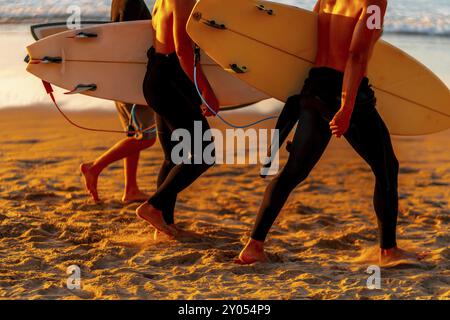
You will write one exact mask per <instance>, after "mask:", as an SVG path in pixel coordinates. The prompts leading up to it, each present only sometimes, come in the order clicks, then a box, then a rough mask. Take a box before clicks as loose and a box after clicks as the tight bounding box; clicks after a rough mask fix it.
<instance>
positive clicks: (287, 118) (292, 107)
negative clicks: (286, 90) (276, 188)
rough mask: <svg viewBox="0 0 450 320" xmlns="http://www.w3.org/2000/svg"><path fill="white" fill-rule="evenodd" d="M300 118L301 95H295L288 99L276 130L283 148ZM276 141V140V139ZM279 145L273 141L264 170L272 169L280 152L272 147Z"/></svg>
mask: <svg viewBox="0 0 450 320" xmlns="http://www.w3.org/2000/svg"><path fill="white" fill-rule="evenodd" d="M299 116H300V95H294V96H291V97H289V98H288V100H287V101H286V104H285V105H284V107H283V109H282V110H281V112H280V115H279V116H278V120H277V124H276V125H275V129H276V130H278V133H279V136H278V137H277V138H278V146H279V147H280V146H282V145H283V143H284V141H285V140H286V138H287V137H288V136H289V134H290V133H291V131H292V128H293V127H294V126H295V124H296V123H297V122H298V117H299ZM274 139H275V138H274ZM274 145H277V144H276V143H275V141H272V142H271V144H270V146H269V148H268V150H267V157H268V158H269V159H270V160H269V159H268V160H269V161H268V162H266V163H265V164H264V165H263V168H270V167H271V166H272V161H273V157H274V156H275V154H276V153H277V152H278V150H272V146H274ZM260 175H261V177H263V178H265V177H267V174H266V173H261V174H260Z"/></svg>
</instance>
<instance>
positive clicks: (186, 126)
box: [148, 114, 213, 211]
mask: <svg viewBox="0 0 450 320" xmlns="http://www.w3.org/2000/svg"><path fill="white" fill-rule="evenodd" d="M174 118H175V117H173V118H171V119H168V118H167V117H165V121H166V122H168V123H170V126H171V127H177V128H178V129H183V130H187V132H189V137H188V139H190V141H184V140H182V141H181V142H179V143H189V144H190V153H191V155H192V156H191V157H190V158H189V159H186V160H187V161H188V162H184V161H183V162H182V163H179V164H176V165H175V166H174V167H173V168H172V169H171V170H170V171H169V173H168V174H167V176H166V177H165V179H164V182H163V183H162V184H161V185H160V186H159V187H158V189H157V191H156V192H155V193H154V194H153V196H152V197H150V199H149V200H148V202H149V203H150V204H151V205H153V206H154V207H155V208H158V209H160V210H163V211H164V210H167V209H168V208H169V207H170V206H172V205H173V199H174V198H176V196H177V194H178V193H179V192H181V191H182V190H184V189H185V188H187V187H188V186H189V185H191V184H192V183H193V182H194V181H195V180H197V178H198V177H200V176H201V175H202V174H203V173H204V172H205V171H206V170H208V169H209V168H210V167H211V166H212V165H213V163H206V162H205V161H204V159H203V152H204V150H205V148H206V147H207V146H208V145H210V144H211V143H213V142H205V141H203V139H202V138H201V137H203V135H204V132H205V131H207V130H209V129H210V127H209V124H208V122H207V121H206V119H205V118H204V117H203V116H202V115H201V114H199V115H192V116H191V117H189V118H187V115H186V114H184V115H182V116H180V117H177V119H174ZM194 121H197V125H198V124H199V122H201V124H202V132H201V135H200V136H201V137H200V139H201V140H202V141H195V139H194V138H195V137H196V136H195V134H194ZM182 122H184V123H182ZM198 129H199V128H198ZM196 145H200V146H201V149H200V150H196ZM196 152H201V154H196ZM196 157H198V159H199V160H200V162H199V163H195V159H196Z"/></svg>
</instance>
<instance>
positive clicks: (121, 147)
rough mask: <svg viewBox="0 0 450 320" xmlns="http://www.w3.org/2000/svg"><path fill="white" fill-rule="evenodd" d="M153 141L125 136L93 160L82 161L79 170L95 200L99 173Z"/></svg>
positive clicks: (97, 199) (153, 141) (96, 199)
mask: <svg viewBox="0 0 450 320" xmlns="http://www.w3.org/2000/svg"><path fill="white" fill-rule="evenodd" d="M154 143H155V139H153V140H137V139H135V138H125V139H123V140H121V141H119V142H118V143H116V144H115V145H114V146H113V147H111V148H110V149H109V150H108V151H106V152H105V153H103V154H102V155H101V156H100V157H98V158H97V159H96V160H95V161H93V162H86V163H82V164H81V166H80V170H81V172H82V174H83V177H84V182H85V185H86V188H87V190H88V191H89V193H90V194H91V195H92V197H93V198H94V200H95V201H99V197H98V192H97V181H98V176H99V175H100V173H101V172H102V171H103V170H104V169H105V168H106V167H107V166H109V165H110V164H111V163H113V162H116V161H118V160H121V159H124V158H126V157H128V156H130V155H133V154H136V152H140V151H142V150H144V149H147V148H149V147H151V146H152V145H153V144H154Z"/></svg>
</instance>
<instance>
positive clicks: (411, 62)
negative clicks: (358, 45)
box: [187, 0, 450, 135]
mask: <svg viewBox="0 0 450 320" xmlns="http://www.w3.org/2000/svg"><path fill="white" fill-rule="evenodd" d="M187 31H188V33H189V35H190V37H191V38H192V39H193V40H194V41H195V42H196V43H197V44H198V45H199V46H200V47H201V48H202V49H203V50H204V51H205V52H206V53H207V54H208V55H209V56H210V57H212V58H213V59H214V60H215V61H216V62H217V63H219V64H220V65H221V66H222V67H223V68H224V69H226V70H228V71H229V72H230V73H232V74H234V75H235V76H236V77H237V78H239V79H241V80H244V81H246V82H247V83H249V84H250V85H252V86H254V87H255V88H258V89H259V90H261V91H263V92H265V93H266V94H267V95H269V96H272V97H275V98H277V99H279V100H281V101H286V99H287V98H288V97H289V96H291V95H293V94H297V93H299V92H300V90H301V88H302V86H303V82H304V80H305V78H306V76H307V74H308V71H309V69H310V68H311V67H312V66H313V63H314V60H315V56H316V45H317V15H316V14H315V13H313V12H310V11H307V10H303V9H300V8H296V7H293V6H288V5H283V4H279V3H273V2H268V1H254V0H200V1H199V2H197V4H196V6H195V8H194V10H193V12H192V15H191V18H190V20H189V22H188V25H187ZM368 77H369V79H370V81H371V83H372V85H373V87H374V90H375V92H376V96H377V101H378V103H377V109H378V110H379V112H380V114H381V115H382V117H383V119H384V120H385V122H386V124H387V126H388V127H389V130H390V132H391V133H392V134H398V135H418V134H427V133H433V132H438V131H441V130H445V129H447V128H450V91H449V89H448V88H447V86H446V85H445V84H444V83H443V82H442V81H441V80H440V79H439V78H438V77H437V76H436V75H434V74H433V73H432V72H431V71H430V70H429V69H427V68H426V67H425V66H424V65H422V64H421V63H420V62H418V61H417V60H415V59H413V58H412V57H410V56H409V55H408V54H406V53H405V52H403V51H401V50H400V49H398V48H395V47H394V46H392V45H390V44H388V43H386V42H384V41H379V42H378V44H377V45H376V47H375V49H374V53H373V57H372V59H371V62H370V65H369V70H368Z"/></svg>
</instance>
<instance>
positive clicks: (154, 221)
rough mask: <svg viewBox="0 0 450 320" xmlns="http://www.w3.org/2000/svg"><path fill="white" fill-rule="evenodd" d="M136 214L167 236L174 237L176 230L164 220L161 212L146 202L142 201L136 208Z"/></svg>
mask: <svg viewBox="0 0 450 320" xmlns="http://www.w3.org/2000/svg"><path fill="white" fill-rule="evenodd" d="M136 215H137V216H138V217H139V218H141V219H143V220H145V221H147V222H148V223H150V224H151V225H152V226H153V227H154V228H155V229H156V230H158V231H160V232H162V233H164V234H166V235H168V236H169V237H174V236H176V234H177V230H176V229H175V228H173V227H171V226H169V225H168V224H167V223H166V222H165V221H164V218H163V215H162V212H161V211H160V210H158V209H156V208H154V207H153V206H152V205H150V204H149V203H148V202H144V203H143V204H141V205H140V206H139V207H138V208H137V209H136Z"/></svg>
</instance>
